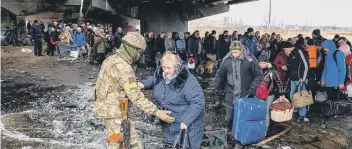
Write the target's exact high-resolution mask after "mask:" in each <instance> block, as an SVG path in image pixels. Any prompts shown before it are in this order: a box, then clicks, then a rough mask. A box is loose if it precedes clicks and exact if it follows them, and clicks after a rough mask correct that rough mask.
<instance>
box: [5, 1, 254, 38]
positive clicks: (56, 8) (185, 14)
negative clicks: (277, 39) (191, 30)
mask: <svg viewBox="0 0 352 149" xmlns="http://www.w3.org/2000/svg"><path fill="white" fill-rule="evenodd" d="M249 1H254V0H83V7H82V14H83V17H84V18H90V19H95V20H99V21H101V22H107V23H111V24H116V25H118V26H123V25H126V24H133V25H135V24H137V23H139V24H140V25H141V31H142V32H145V31H155V32H159V31H165V32H171V31H187V28H188V23H187V22H188V21H190V20H194V19H199V18H203V17H207V16H211V15H215V14H219V13H224V12H228V11H229V5H231V4H236V3H243V2H249ZM81 2H82V1H81V0H2V5H1V7H2V8H5V9H7V10H9V11H10V12H12V13H14V14H15V15H16V16H17V21H19V20H23V19H24V17H25V16H28V15H32V14H37V13H41V12H47V11H53V12H61V15H64V16H63V18H64V19H67V20H68V19H73V18H78V17H80V15H79V12H80V8H81ZM81 17H82V16H81Z"/></svg>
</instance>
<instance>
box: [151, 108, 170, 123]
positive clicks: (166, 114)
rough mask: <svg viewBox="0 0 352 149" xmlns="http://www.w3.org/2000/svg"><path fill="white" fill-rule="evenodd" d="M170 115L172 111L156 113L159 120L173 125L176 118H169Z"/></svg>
mask: <svg viewBox="0 0 352 149" xmlns="http://www.w3.org/2000/svg"><path fill="white" fill-rule="evenodd" d="M169 114H171V111H165V110H158V112H156V114H155V116H157V117H158V118H159V119H161V120H163V121H165V122H168V123H172V122H174V121H175V118H174V117H171V116H169Z"/></svg>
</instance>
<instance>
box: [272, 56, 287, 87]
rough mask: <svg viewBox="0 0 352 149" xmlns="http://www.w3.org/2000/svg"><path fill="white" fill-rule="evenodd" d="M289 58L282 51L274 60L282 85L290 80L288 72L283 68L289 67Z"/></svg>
mask: <svg viewBox="0 0 352 149" xmlns="http://www.w3.org/2000/svg"><path fill="white" fill-rule="evenodd" d="M287 58H288V57H287V55H286V53H285V51H281V52H280V53H279V54H278V55H277V56H276V58H275V60H274V65H275V66H276V67H277V69H276V72H277V74H278V75H279V77H280V80H281V82H282V84H286V83H287V79H288V71H287V70H286V71H285V70H283V69H282V66H285V65H286V66H287Z"/></svg>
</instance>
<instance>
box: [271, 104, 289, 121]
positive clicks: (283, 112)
mask: <svg viewBox="0 0 352 149" xmlns="http://www.w3.org/2000/svg"><path fill="white" fill-rule="evenodd" d="M270 109H271V112H270V117H271V119H272V120H273V121H275V122H284V121H288V120H291V119H292V115H293V105H292V104H291V103H290V101H288V99H286V98H279V99H277V100H275V101H274V102H273V103H272V104H271V106H270Z"/></svg>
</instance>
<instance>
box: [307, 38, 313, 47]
mask: <svg viewBox="0 0 352 149" xmlns="http://www.w3.org/2000/svg"><path fill="white" fill-rule="evenodd" d="M307 44H308V45H310V46H312V45H314V44H315V41H314V39H309V40H308V41H307Z"/></svg>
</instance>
